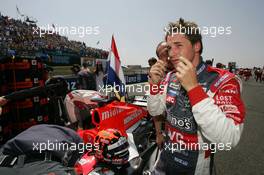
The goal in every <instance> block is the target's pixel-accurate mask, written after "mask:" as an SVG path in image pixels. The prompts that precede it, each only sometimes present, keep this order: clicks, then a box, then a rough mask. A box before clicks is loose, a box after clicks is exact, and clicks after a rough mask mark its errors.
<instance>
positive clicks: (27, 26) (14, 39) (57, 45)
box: [0, 13, 108, 58]
mask: <svg viewBox="0 0 264 175" xmlns="http://www.w3.org/2000/svg"><path fill="white" fill-rule="evenodd" d="M37 27H38V26H37V25H36V23H35V22H34V21H27V20H25V21H22V20H16V19H13V18H10V17H8V16H3V15H2V14H1V13H0V54H1V55H5V54H7V53H11V54H15V53H16V54H20V55H27V54H29V55H30V54H31V53H35V52H37V51H42V52H45V51H51V50H52V51H57V52H58V51H59V52H63V53H74V54H76V55H79V56H88V57H93V58H106V57H107V55H108V52H107V51H105V50H102V49H97V48H92V47H87V46H86V44H85V43H83V42H80V41H72V40H69V39H68V38H67V37H65V36H61V35H59V34H56V33H54V34H44V35H43V36H41V37H40V35H38V34H37V33H34V28H37Z"/></svg>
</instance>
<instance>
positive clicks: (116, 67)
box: [106, 36, 126, 99]
mask: <svg viewBox="0 0 264 175" xmlns="http://www.w3.org/2000/svg"><path fill="white" fill-rule="evenodd" d="M108 60H109V64H108V69H107V75H108V76H107V82H106V84H107V85H111V86H113V87H114V88H115V90H116V91H118V93H119V95H120V99H122V97H124V96H125V85H126V82H125V76H124V73H123V69H122V67H121V61H120V57H119V54H118V51H117V47H116V43H115V39H114V36H112V43H111V50H110V52H109V55H108Z"/></svg>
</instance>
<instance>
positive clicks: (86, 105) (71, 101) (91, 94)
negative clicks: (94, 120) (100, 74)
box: [64, 90, 104, 125]
mask: <svg viewBox="0 0 264 175" xmlns="http://www.w3.org/2000/svg"><path fill="white" fill-rule="evenodd" d="M92 98H104V96H103V95H102V94H101V93H99V92H97V91H93V90H74V91H71V92H70V93H68V94H67V95H66V97H65V100H64V104H65V107H66V111H67V114H68V118H69V122H70V123H71V124H73V123H76V122H78V123H79V124H81V125H83V124H84V123H82V122H84V121H86V122H89V123H87V124H90V123H91V114H90V110H91V109H93V108H95V107H97V104H98V103H97V102H92V101H91V99H92Z"/></svg>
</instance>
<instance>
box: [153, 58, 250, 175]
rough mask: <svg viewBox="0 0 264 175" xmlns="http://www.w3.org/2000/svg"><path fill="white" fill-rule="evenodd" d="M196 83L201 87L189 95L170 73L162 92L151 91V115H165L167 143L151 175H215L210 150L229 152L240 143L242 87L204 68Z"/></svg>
mask: <svg viewBox="0 0 264 175" xmlns="http://www.w3.org/2000/svg"><path fill="white" fill-rule="evenodd" d="M197 79H198V82H199V84H200V85H199V86H197V87H195V88H194V89H192V90H190V91H189V92H188V93H187V92H186V91H185V90H184V88H183V87H181V85H180V83H179V81H178V80H177V79H176V77H175V73H174V72H169V73H168V74H167V75H166V78H165V79H164V80H163V81H162V82H161V83H160V88H159V90H155V91H154V90H153V89H155V88H153V89H152V88H151V91H150V96H149V98H148V111H149V113H150V115H151V116H158V115H161V114H165V115H166V122H165V133H166V139H165V140H166V141H165V144H164V147H163V149H162V151H161V153H160V155H159V158H158V161H157V162H156V164H155V167H154V171H153V172H152V173H153V174H166V175H172V174H173V175H174V174H188V175H189V174H190V175H191V174H195V175H196V174H201V175H207V174H211V168H212V165H213V164H212V161H211V159H212V158H211V157H212V150H215V149H217V148H218V149H219V150H221V149H225V150H230V149H231V148H232V147H234V146H236V145H237V143H238V142H239V139H240V136H241V133H242V130H243V122H244V117H245V108H244V104H243V102H242V100H241V96H240V95H241V87H242V84H241V81H240V80H239V79H238V78H237V77H236V76H235V75H234V74H232V73H230V72H228V71H226V70H222V69H217V68H213V67H211V66H208V65H206V64H205V63H204V62H201V63H200V64H199V65H198V66H197ZM161 85H163V86H164V87H163V88H162V86H161ZM150 87H153V85H151V86H150ZM210 162H211V163H210Z"/></svg>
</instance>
